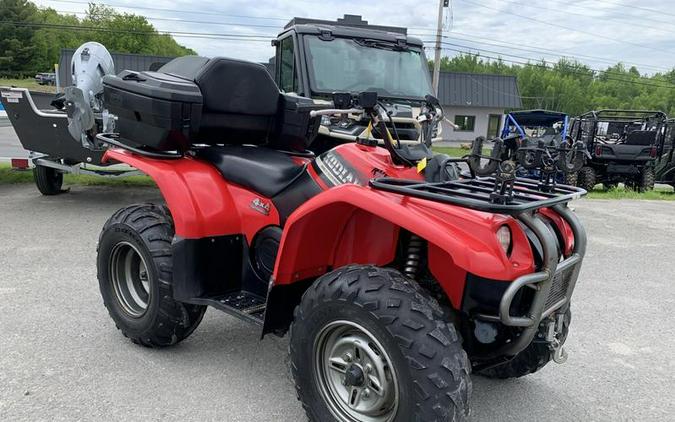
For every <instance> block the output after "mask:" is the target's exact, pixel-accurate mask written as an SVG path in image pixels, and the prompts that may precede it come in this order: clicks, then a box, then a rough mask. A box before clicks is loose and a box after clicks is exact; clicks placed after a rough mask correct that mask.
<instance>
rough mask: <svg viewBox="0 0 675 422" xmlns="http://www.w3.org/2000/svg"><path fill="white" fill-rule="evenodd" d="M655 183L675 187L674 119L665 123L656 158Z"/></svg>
mask: <svg viewBox="0 0 675 422" xmlns="http://www.w3.org/2000/svg"><path fill="white" fill-rule="evenodd" d="M655 170H656V182H657V183H663V184H668V185H671V186H673V187H675V119H672V118H671V119H668V120H667V121H666V130H665V136H664V140H663V142H662V143H661V145H660V146H659V148H658V151H657V158H656V169H655Z"/></svg>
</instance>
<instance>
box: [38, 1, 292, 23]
mask: <svg viewBox="0 0 675 422" xmlns="http://www.w3.org/2000/svg"><path fill="white" fill-rule="evenodd" d="M47 1H50V2H55V3H70V4H82V5H89V4H95V5H102V6H108V7H119V8H122V9H131V10H134V9H137V10H154V11H158V12H176V13H181V14H183V13H189V14H195V15H208V16H214V15H216V16H226V17H229V18H243V19H264V20H280V21H288V19H285V18H276V17H266V16H246V15H230V14H226V13H222V12H217V11H208V12H204V11H198V10H186V9H182V10H181V9H168V8H164V7H148V6H136V5H134V6H129V5H123V4H112V3H95V2H93V1H92V2H89V1H78V0H47Z"/></svg>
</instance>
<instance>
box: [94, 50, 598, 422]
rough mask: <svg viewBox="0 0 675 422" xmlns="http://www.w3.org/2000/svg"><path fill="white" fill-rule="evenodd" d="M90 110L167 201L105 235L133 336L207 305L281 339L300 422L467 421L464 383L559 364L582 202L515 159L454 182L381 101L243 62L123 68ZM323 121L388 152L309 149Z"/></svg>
mask: <svg viewBox="0 0 675 422" xmlns="http://www.w3.org/2000/svg"><path fill="white" fill-rule="evenodd" d="M327 42H330V41H327ZM421 94H422V93H420V96H419V97H416V98H414V99H415V101H417V102H419V103H420V104H422V107H421V115H420V116H418V119H419V120H420V121H423V122H427V123H430V124H431V125H437V124H438V122H439V121H440V119H441V118H442V110H441V108H440V106H439V105H438V101H437V100H436V99H434V98H433V97H431V96H429V95H426V96H421ZM103 99H104V102H105V105H106V107H107V109H108V110H109V111H110V112H111V113H112V114H114V115H116V116H117V118H118V120H117V125H116V132H115V133H100V134H98V135H97V138H98V139H99V140H100V141H101V142H104V143H107V144H109V145H111V146H112V147H111V148H110V149H108V150H107V151H106V153H105V156H104V159H105V160H110V161H114V162H122V163H126V164H129V165H130V166H132V167H134V168H137V169H139V170H141V171H143V172H144V173H146V174H148V175H149V176H150V177H152V178H153V179H154V180H155V182H156V183H157V186H158V187H159V189H160V191H161V193H162V195H163V197H164V199H165V201H166V204H159V203H158V204H149V203H148V204H136V205H131V206H128V207H125V208H122V209H120V210H119V211H117V212H116V213H114V214H113V215H112V216H111V217H110V219H109V220H108V221H107V223H106V224H105V226H104V227H103V230H102V232H101V234H100V238H99V242H98V248H97V252H98V255H97V268H98V280H99V287H100V291H101V294H102V296H103V301H104V304H105V306H106V307H107V309H108V312H109V314H110V316H111V318H112V319H113V321H114V322H115V325H116V326H117V328H118V329H120V330H121V331H122V333H123V334H124V335H125V336H126V337H128V338H129V339H131V341H133V342H135V343H138V344H140V345H143V346H148V347H163V346H170V345H173V344H176V343H178V342H180V341H182V340H184V339H185V338H186V337H188V336H189V335H190V334H192V333H193V332H194V331H195V329H196V328H197V326H198V325H199V323H200V321H201V320H202V316H203V315H204V311H205V310H206V308H207V306H211V307H213V308H215V309H218V310H221V311H224V312H226V313H228V314H231V315H234V316H236V317H238V318H241V319H243V320H244V321H247V322H250V323H251V324H252V325H253V326H257V327H259V329H260V330H261V333H262V335H267V334H274V335H279V336H281V335H284V334H286V333H288V334H289V336H290V366H291V371H292V374H293V377H294V379H295V382H296V386H297V393H298V397H299V399H300V401H301V402H302V405H303V406H304V408H305V410H306V412H307V414H308V416H309V418H310V419H311V420H314V421H330V420H337V421H406V422H407V421H414V420H418V421H433V420H463V419H465V418H466V416H467V415H468V413H469V398H470V395H471V379H470V373H471V372H472V371H474V372H476V373H480V374H483V375H485V376H488V377H496V378H510V377H519V376H523V375H527V374H529V373H532V372H534V371H537V370H539V369H540V368H542V367H543V366H544V365H546V364H547V363H548V362H549V361H550V360H551V359H553V360H555V361H557V362H563V361H564V360H565V358H566V353H565V352H564V349H563V343H564V342H565V339H566V337H567V334H568V329H569V324H570V316H571V314H570V299H571V295H572V292H573V291H574V287H575V284H576V281H577V277H578V274H579V270H580V267H581V263H582V259H583V256H584V252H585V249H586V236H585V232H584V229H583V227H582V225H581V224H580V222H579V220H578V218H577V217H576V216H575V214H574V213H573V212H572V211H571V210H570V209H569V208H568V207H567V203H568V202H569V201H571V200H573V199H575V198H578V197H580V196H581V195H583V194H584V193H585V192H584V191H583V189H580V188H577V187H571V186H564V185H556V186H554V187H553V188H551V189H548V190H540V189H539V188H538V185H537V183H535V182H533V181H531V180H527V179H517V178H516V177H515V166H513V165H512V163H510V162H501V163H500V172H499V173H498V174H497V176H496V177H494V178H478V177H472V175H471V174H469V175H468V176H462V174H463V172H461V171H459V169H458V168H457V166H460V165H463V164H462V163H463V162H465V161H466V160H464V159H452V158H449V157H447V156H443V155H434V154H433V153H432V152H431V151H430V149H429V148H428V147H427V145H426V141H428V140H429V139H428V136H429V134H430V133H432V131H431V130H429V131H425V134H426V135H425V136H426V137H425V138H423V140H422V141H423V142H419V143H417V144H413V145H407V144H402V143H401V142H400V139H399V137H397V136H395V133H396V132H397V131H395V130H394V127H395V124H394V125H391V123H392V122H391V118H390V116H389V111H388V110H389V106H388V104H387V103H386V101H385V102H383V101H381V100H380V98H379V93H378V92H372V91H370V92H368V91H366V92H362V93H360V94H358V95H354V94H353V93H351V92H346V93H335V94H333V95H332V101H331V105H330V107H331V108H325V107H326V105H323V106H317V105H316V103H314V102H313V101H311V100H309V99H307V98H303V97H299V96H296V95H291V94H284V93H281V92H280V90H279V88H278V87H277V85H276V84H275V83H274V81H273V80H272V78H271V77H270V75H269V73H268V72H267V71H266V70H265V68H264V67H263V66H262V65H258V64H254V63H248V62H242V61H237V60H232V59H225V58H213V59H206V58H201V57H184V58H180V59H176V60H174V61H172V62H170V63H168V64H167V65H165V66H164V67H163V68H162V69H161V72H141V73H138V72H129V71H124V72H122V73H120V74H119V75H117V76H106V77H105V78H104V97H103ZM324 116H334V118H335V119H338V120H339V121H338V122H337V124H338V125H340V122H341V121H344V122H345V124H356V122H358V124H365V127H366V128H367V130H366V132H368V130H370V131H371V133H372V131H375V130H378V131H380V133H381V134H382V136H384V138H383V139H384V145H383V146H379V145H378V142H377V141H376V140H375V139H374V138H373V137H372V136H371V134H369V133H366V134H364V135H363V136H361V135H360V136H358V137H357V138H356V140H355V141H354V142H350V143H345V144H341V145H339V146H336V147H335V148H332V149H330V150H328V151H326V152H323V153H321V154H319V155H314V154H313V153H312V152H310V151H309V150H308V148H310V147H311V143H312V141H313V140H314V138H315V137H316V135H317V132H318V127H319V124H320V119H321V118H323V117H324ZM366 121H367V123H366ZM390 125H391V129H392V130H391V131H390V130H389V126H390ZM368 128H369V129H368ZM398 133H399V134H400V133H401V132H400V131H398ZM223 382H227V380H223Z"/></svg>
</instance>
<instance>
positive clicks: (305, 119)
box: [269, 95, 325, 151]
mask: <svg viewBox="0 0 675 422" xmlns="http://www.w3.org/2000/svg"><path fill="white" fill-rule="evenodd" d="M321 108H325V107H324V106H319V105H317V104H316V103H314V101H312V100H311V99H310V98H306V97H298V96H294V95H282V96H281V101H280V105H279V111H278V113H277V121H276V127H275V132H274V135H273V136H272V137H270V142H269V143H270V146H272V147H275V148H279V149H288V150H292V151H304V150H306V149H307V148H308V147H309V146H310V144H311V143H312V141H313V140H314V138H316V135H317V134H318V133H319V126H320V125H321V117H310V112H311V111H312V110H320V109H321Z"/></svg>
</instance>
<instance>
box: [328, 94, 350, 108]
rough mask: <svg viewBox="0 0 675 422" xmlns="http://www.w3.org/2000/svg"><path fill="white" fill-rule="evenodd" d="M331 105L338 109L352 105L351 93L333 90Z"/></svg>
mask: <svg viewBox="0 0 675 422" xmlns="http://www.w3.org/2000/svg"><path fill="white" fill-rule="evenodd" d="M333 106H334V107H335V108H339V109H347V108H350V107H351V106H352V94H350V93H349V92H334V93H333Z"/></svg>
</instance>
